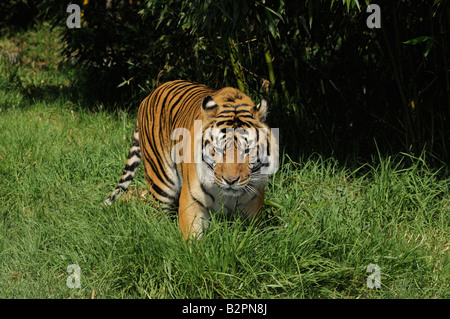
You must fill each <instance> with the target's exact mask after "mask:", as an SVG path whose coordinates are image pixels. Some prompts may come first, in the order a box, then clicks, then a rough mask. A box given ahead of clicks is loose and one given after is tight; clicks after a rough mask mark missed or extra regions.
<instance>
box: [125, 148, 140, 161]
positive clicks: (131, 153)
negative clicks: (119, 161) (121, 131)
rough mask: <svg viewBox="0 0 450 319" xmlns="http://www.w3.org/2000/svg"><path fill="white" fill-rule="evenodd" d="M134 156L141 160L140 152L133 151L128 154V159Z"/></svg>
mask: <svg viewBox="0 0 450 319" xmlns="http://www.w3.org/2000/svg"><path fill="white" fill-rule="evenodd" d="M134 155H136V156H137V157H139V158H141V150H134V151H132V152H130V153H128V157H127V158H128V159H130V158H132V157H133V156H134Z"/></svg>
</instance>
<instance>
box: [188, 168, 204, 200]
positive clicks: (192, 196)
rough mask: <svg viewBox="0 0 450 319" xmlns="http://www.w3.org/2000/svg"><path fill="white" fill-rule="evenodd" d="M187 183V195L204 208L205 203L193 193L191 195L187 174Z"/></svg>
mask: <svg viewBox="0 0 450 319" xmlns="http://www.w3.org/2000/svg"><path fill="white" fill-rule="evenodd" d="M187 183H188V189H189V195H191V198H192V199H193V200H194V201H196V202H197V203H198V204H200V205H201V206H202V207H203V208H206V206H205V204H203V203H202V202H201V201H200V200H199V199H197V198H195V197H194V195H192V192H191V188H190V187H189V184H190V182H189V174H187ZM200 186H201V184H200Z"/></svg>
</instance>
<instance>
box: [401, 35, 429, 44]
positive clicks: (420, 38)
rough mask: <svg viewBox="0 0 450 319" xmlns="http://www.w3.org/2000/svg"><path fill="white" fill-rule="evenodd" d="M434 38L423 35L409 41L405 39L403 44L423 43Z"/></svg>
mask: <svg viewBox="0 0 450 319" xmlns="http://www.w3.org/2000/svg"><path fill="white" fill-rule="evenodd" d="M430 39H432V38H431V37H429V36H427V35H423V36H420V37H417V38H414V39H410V40H408V41H404V42H403V44H412V45H416V44H418V43H423V42H426V41H428V40H430Z"/></svg>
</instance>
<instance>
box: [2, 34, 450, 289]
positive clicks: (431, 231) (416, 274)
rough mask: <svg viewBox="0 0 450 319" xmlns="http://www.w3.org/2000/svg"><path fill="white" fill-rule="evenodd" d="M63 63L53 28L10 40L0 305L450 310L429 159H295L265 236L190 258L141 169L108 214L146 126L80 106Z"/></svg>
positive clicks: (198, 248) (273, 190) (229, 241)
mask: <svg viewBox="0 0 450 319" xmlns="http://www.w3.org/2000/svg"><path fill="white" fill-rule="evenodd" d="M19 47H21V48H22V49H21V50H22V54H21V56H20V60H19V61H18V63H16V64H12V63H10V61H9V58H8V56H7V54H5V52H12V51H14V50H16V49H17V48H19ZM43 48H45V49H43ZM57 48H58V42H57V39H56V37H55V36H52V35H50V34H49V31H48V28H47V27H42V28H40V29H39V30H37V31H29V32H27V33H24V34H19V35H17V36H16V37H14V38H8V37H6V36H4V37H2V38H0V51H2V52H3V54H2V55H1V56H0V176H1V182H2V186H1V187H0V298H91V297H95V298H449V297H450V263H449V254H450V251H449V247H450V196H449V194H450V179H449V178H448V174H445V172H444V171H443V170H432V169H429V168H428V167H427V165H426V161H425V156H422V157H421V158H411V157H401V156H397V157H387V156H378V157H377V158H374V159H373V161H372V162H371V163H366V164H361V165H360V166H348V167H347V166H346V165H344V163H338V162H336V161H334V160H332V159H324V158H322V157H320V156H318V155H317V156H311V157H308V158H304V159H295V160H294V159H290V158H289V157H288V156H287V155H284V156H283V158H282V160H281V161H282V165H281V167H280V170H279V171H278V172H277V174H276V175H275V176H274V177H273V179H272V180H271V182H270V184H269V186H268V187H267V195H266V197H267V199H268V200H269V201H270V202H274V203H276V205H266V207H265V210H264V219H263V222H262V223H261V224H259V225H244V224H243V223H241V221H239V220H236V219H235V220H231V221H227V220H221V219H215V218H213V221H212V223H211V228H210V229H209V230H208V231H207V232H206V234H205V235H204V237H203V238H202V240H200V241H199V242H193V243H191V244H190V245H187V244H185V243H184V241H183V239H182V238H181V236H180V234H179V230H178V225H177V220H176V217H174V216H168V215H165V214H163V213H161V212H160V211H159V210H158V207H157V205H155V204H154V203H153V202H152V201H151V200H150V199H149V198H148V197H147V196H145V183H144V177H143V170H142V167H141V168H140V170H139V171H138V172H139V173H138V175H137V177H136V178H135V180H134V181H133V184H132V190H131V192H130V193H129V194H127V195H126V196H123V197H122V200H119V201H118V202H117V203H115V204H114V205H113V206H111V207H104V206H102V202H103V200H105V199H106V197H107V196H108V194H109V192H111V191H112V190H113V189H114V187H115V184H116V182H117V181H118V179H119V177H120V173H121V171H122V169H123V165H124V163H125V158H126V155H127V152H128V148H129V143H130V139H131V133H132V131H133V128H134V123H135V115H134V114H131V113H127V112H122V111H117V112H116V113H113V112H106V111H103V110H102V108H101V105H89V104H88V105H86V103H88V102H85V101H83V100H82V99H78V98H77V94H76V88H73V86H72V85H71V83H72V81H71V79H72V77H73V74H72V73H71V72H69V71H65V70H61V69H60V68H58V61H59V58H58V56H57V53H56V52H57ZM17 50H18V49H17ZM136 108H137V106H136ZM135 111H136V110H135ZM446 176H447V177H446ZM270 202H269V203H270ZM72 264H76V265H78V266H79V267H80V269H81V277H80V288H69V287H68V285H67V281H68V280H69V281H70V279H71V277H70V276H71V273H68V272H67V267H68V266H69V265H72ZM371 264H376V265H377V266H378V267H379V268H378V269H379V270H380V283H381V287H380V288H370V287H368V285H367V279H368V277H369V276H370V275H371V273H369V272H367V268H368V266H369V265H371ZM369 281H370V280H369Z"/></svg>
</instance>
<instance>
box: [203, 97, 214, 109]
mask: <svg viewBox="0 0 450 319" xmlns="http://www.w3.org/2000/svg"><path fill="white" fill-rule="evenodd" d="M216 107H217V103H216V101H214V100H213V98H212V97H210V96H207V97H205V98H204V99H203V101H202V109H203V110H204V111H211V110H213V109H215V108H216Z"/></svg>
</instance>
